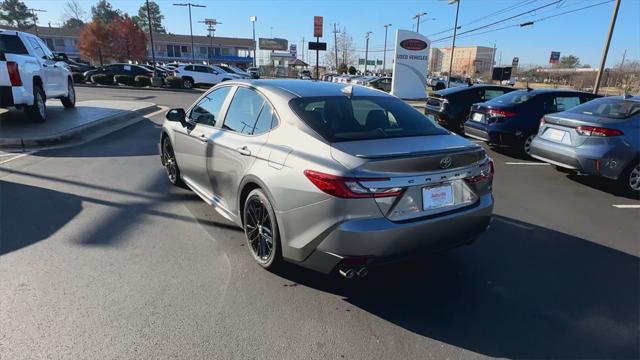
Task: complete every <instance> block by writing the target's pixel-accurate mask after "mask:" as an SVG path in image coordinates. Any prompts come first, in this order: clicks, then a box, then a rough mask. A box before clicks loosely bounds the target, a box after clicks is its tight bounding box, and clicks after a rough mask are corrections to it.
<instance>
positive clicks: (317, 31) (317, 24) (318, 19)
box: [313, 16, 322, 37]
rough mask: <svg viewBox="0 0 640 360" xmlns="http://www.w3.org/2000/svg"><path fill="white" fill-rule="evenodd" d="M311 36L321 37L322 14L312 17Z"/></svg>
mask: <svg viewBox="0 0 640 360" xmlns="http://www.w3.org/2000/svg"><path fill="white" fill-rule="evenodd" d="M313 36H315V37H322V16H314V17H313Z"/></svg>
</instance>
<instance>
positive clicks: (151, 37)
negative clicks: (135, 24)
mask: <svg viewBox="0 0 640 360" xmlns="http://www.w3.org/2000/svg"><path fill="white" fill-rule="evenodd" d="M146 2H147V21H148V22H149V39H150V40H151V61H153V77H158V70H157V69H156V49H155V47H154V45H153V24H152V23H151V11H149V0H147V1H146Z"/></svg>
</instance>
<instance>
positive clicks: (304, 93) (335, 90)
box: [225, 79, 390, 97]
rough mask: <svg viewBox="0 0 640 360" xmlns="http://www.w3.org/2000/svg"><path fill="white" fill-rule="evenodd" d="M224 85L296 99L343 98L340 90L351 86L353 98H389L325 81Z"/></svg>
mask: <svg viewBox="0 0 640 360" xmlns="http://www.w3.org/2000/svg"><path fill="white" fill-rule="evenodd" d="M225 83H226V84H233V83H236V84H245V85H251V86H254V87H255V88H257V89H265V90H284V91H287V92H289V93H291V94H293V95H296V96H298V97H314V96H344V93H343V92H342V89H344V88H345V87H348V86H353V89H354V90H353V94H354V95H355V96H390V95H388V94H387V93H385V92H382V91H379V90H375V89H371V88H368V87H365V86H360V85H354V84H345V83H333V82H326V81H309V80H293V79H269V80H233V81H225Z"/></svg>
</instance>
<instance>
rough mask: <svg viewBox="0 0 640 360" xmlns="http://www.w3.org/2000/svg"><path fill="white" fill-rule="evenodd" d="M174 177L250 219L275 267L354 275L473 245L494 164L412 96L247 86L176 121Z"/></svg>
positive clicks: (202, 101)
mask: <svg viewBox="0 0 640 360" xmlns="http://www.w3.org/2000/svg"><path fill="white" fill-rule="evenodd" d="M160 150H161V160H162V164H163V165H164V167H165V169H166V172H167V175H168V177H169V181H171V182H172V183H173V184H175V185H186V186H187V187H188V188H190V189H192V190H193V191H194V192H195V193H196V194H198V195H199V196H200V197H201V198H202V199H203V200H204V201H206V202H207V203H208V204H210V205H211V206H213V207H214V208H215V209H216V210H217V211H218V212H219V213H220V214H221V215H222V216H224V217H226V218H227V219H229V220H230V221H232V222H234V223H236V224H237V225H238V226H240V227H242V228H243V229H244V232H245V236H246V241H247V245H248V246H247V248H248V249H249V250H250V252H251V255H252V256H253V258H254V259H255V260H256V261H257V262H258V264H260V265H261V266H263V267H265V268H272V267H274V266H276V265H277V264H279V263H280V262H281V261H283V260H286V261H290V262H294V263H297V264H300V265H302V266H305V267H308V268H311V269H315V270H317V271H321V272H324V273H329V272H332V271H337V272H339V273H340V274H341V275H343V276H345V277H347V278H351V277H354V276H364V275H365V274H366V273H367V271H368V270H367V268H368V267H369V266H373V265H376V264H380V263H385V262H390V261H397V260H400V259H404V258H407V257H411V256H416V255H419V254H423V253H429V252H434V251H442V250H446V249H449V248H452V247H455V246H458V245H462V244H468V243H471V242H473V241H474V240H475V238H476V237H477V236H478V235H480V234H481V233H482V232H483V231H485V229H486V228H487V227H488V225H489V223H490V221H491V216H492V212H493V196H492V193H491V187H492V181H493V173H494V169H493V162H492V160H491V159H490V158H489V157H488V156H487V154H486V153H485V151H484V150H483V148H482V147H481V146H479V145H477V144H474V143H472V142H469V141H467V140H465V139H463V138H462V137H460V136H458V135H454V134H452V133H450V132H449V131H447V130H445V129H443V128H441V127H440V126H439V125H436V124H435V123H433V122H431V121H430V120H428V119H427V118H426V117H425V116H424V115H422V114H421V113H420V112H418V111H416V110H415V109H413V108H412V107H411V106H409V105H408V104H406V103H405V102H404V101H402V100H400V99H398V98H396V97H394V96H391V95H388V94H387V93H385V92H382V91H378V90H374V89H370V88H366V87H363V86H357V85H348V84H338V83H328V82H313V81H302V80H238V81H228V82H225V83H222V84H219V85H217V86H214V87H213V88H211V89H210V90H209V91H207V92H206V93H205V94H204V95H202V96H201V97H200V98H199V99H198V100H197V101H196V102H195V103H194V104H193V105H191V106H190V107H189V108H188V109H186V110H185V109H172V110H170V111H169V112H168V113H167V115H166V121H165V122H164V125H163V127H162V134H161V139H160Z"/></svg>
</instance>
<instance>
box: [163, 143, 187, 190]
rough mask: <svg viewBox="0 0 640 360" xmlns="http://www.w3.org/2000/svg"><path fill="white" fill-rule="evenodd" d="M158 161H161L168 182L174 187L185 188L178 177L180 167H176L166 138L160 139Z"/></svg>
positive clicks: (176, 163) (173, 154) (174, 157)
mask: <svg viewBox="0 0 640 360" xmlns="http://www.w3.org/2000/svg"><path fill="white" fill-rule="evenodd" d="M160 161H162V165H163V166H164V170H165V172H166V173H167V178H168V179H169V182H170V183H171V184H173V185H175V186H178V187H181V188H186V185H185V183H184V182H183V181H182V178H181V177H180V167H178V162H177V161H176V155H175V153H174V152H173V146H171V141H169V138H168V137H164V138H163V139H162V144H161V146H160Z"/></svg>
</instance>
